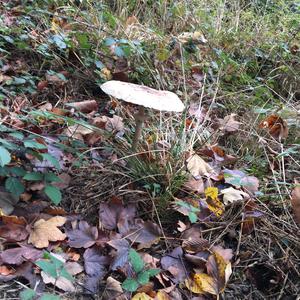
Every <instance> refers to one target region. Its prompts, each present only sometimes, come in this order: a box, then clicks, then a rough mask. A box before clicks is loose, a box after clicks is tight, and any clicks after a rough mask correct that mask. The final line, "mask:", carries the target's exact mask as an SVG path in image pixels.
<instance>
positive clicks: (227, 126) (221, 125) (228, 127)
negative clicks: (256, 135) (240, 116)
mask: <svg viewBox="0 0 300 300" xmlns="http://www.w3.org/2000/svg"><path fill="white" fill-rule="evenodd" d="M235 117H236V114H230V115H228V116H225V117H224V119H217V120H216V123H215V124H214V127H215V128H218V129H220V130H222V131H223V132H224V133H233V132H236V131H238V129H239V127H240V124H241V123H240V122H238V121H236V120H235Z"/></svg>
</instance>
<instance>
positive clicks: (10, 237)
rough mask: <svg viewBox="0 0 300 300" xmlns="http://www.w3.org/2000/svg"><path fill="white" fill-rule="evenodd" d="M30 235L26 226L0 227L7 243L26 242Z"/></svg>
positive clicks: (8, 225) (12, 224) (6, 225)
mask: <svg viewBox="0 0 300 300" xmlns="http://www.w3.org/2000/svg"><path fill="white" fill-rule="evenodd" d="M28 234H29V233H28V231H27V229H26V227H25V226H24V225H20V224H14V223H8V224H5V225H0V236H1V237H2V238H4V239H6V241H7V242H19V241H24V240H25V239H26V238H27V236H28Z"/></svg>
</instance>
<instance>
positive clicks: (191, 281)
mask: <svg viewBox="0 0 300 300" xmlns="http://www.w3.org/2000/svg"><path fill="white" fill-rule="evenodd" d="M185 286H186V287H187V288H188V289H189V290H190V291H191V292H193V293H195V294H204V293H209V294H212V295H217V294H218V293H217V292H216V284H215V282H214V279H213V278H212V277H211V276H209V275H207V274H204V273H201V274H195V275H194V276H193V277H192V278H188V279H186V280H185Z"/></svg>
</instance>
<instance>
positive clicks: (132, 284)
mask: <svg viewBox="0 0 300 300" xmlns="http://www.w3.org/2000/svg"><path fill="white" fill-rule="evenodd" d="M138 287H139V284H138V282H137V281H136V280H135V279H133V278H127V279H126V280H125V281H124V282H123V283H122V288H123V289H124V290H126V291H128V292H135V291H136V290H137V288H138Z"/></svg>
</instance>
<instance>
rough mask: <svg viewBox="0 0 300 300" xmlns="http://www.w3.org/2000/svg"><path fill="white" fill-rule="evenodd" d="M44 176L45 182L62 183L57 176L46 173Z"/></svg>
mask: <svg viewBox="0 0 300 300" xmlns="http://www.w3.org/2000/svg"><path fill="white" fill-rule="evenodd" d="M44 176H45V177H44V179H45V181H48V182H62V180H61V179H60V178H59V177H58V176H56V175H55V174H54V173H51V172H48V173H45V174H44Z"/></svg>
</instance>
